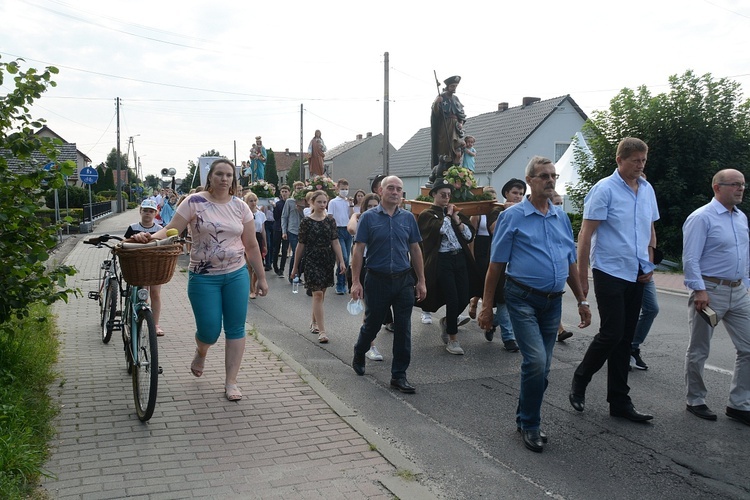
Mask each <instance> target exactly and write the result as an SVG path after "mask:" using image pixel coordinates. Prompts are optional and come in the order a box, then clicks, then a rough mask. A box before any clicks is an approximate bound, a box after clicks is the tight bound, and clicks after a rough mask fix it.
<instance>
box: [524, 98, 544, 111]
mask: <svg viewBox="0 0 750 500" xmlns="http://www.w3.org/2000/svg"><path fill="white" fill-rule="evenodd" d="M541 100H542V99H541V98H539V97H524V98H523V107H524V108H525V107H526V106H531V105H532V104H534V103H535V102H539V101H541Z"/></svg>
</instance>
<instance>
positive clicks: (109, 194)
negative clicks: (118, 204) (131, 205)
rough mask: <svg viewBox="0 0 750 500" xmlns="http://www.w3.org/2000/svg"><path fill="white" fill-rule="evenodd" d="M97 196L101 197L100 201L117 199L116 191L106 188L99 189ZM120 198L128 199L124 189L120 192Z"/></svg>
mask: <svg viewBox="0 0 750 500" xmlns="http://www.w3.org/2000/svg"><path fill="white" fill-rule="evenodd" d="M96 194H97V196H99V197H101V198H102V200H101V201H107V200H116V199H117V191H116V190H107V191H99V192H98V193H96ZM122 199H123V200H125V201H128V199H129V197H128V193H126V192H125V191H123V192H122Z"/></svg>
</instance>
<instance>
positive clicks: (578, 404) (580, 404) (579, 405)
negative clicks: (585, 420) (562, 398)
mask: <svg viewBox="0 0 750 500" xmlns="http://www.w3.org/2000/svg"><path fill="white" fill-rule="evenodd" d="M568 399H570V406H572V407H573V409H574V410H575V411H583V410H584V408H585V407H586V396H584V395H583V394H576V393H575V392H572V391H571V393H570V394H569V395H568Z"/></svg>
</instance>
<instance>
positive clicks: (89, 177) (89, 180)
mask: <svg viewBox="0 0 750 500" xmlns="http://www.w3.org/2000/svg"><path fill="white" fill-rule="evenodd" d="M79 177H80V179H81V182H83V183H84V184H94V183H96V181H97V180H98V179H99V173H98V172H97V171H96V169H95V168H92V167H85V168H83V169H81V175H80V176H79Z"/></svg>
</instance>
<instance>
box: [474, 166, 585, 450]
mask: <svg viewBox="0 0 750 500" xmlns="http://www.w3.org/2000/svg"><path fill="white" fill-rule="evenodd" d="M556 179H557V174H556V173H555V166H554V165H553V164H552V161H550V160H549V159H547V158H543V157H541V156H535V157H533V158H532V159H531V161H530V162H529V164H528V165H527V166H526V182H527V183H528V184H529V185H530V186H531V195H530V197H529V198H524V199H523V200H522V201H521V203H518V204H516V205H513V206H512V207H510V208H508V209H507V210H505V211H503V212H502V213H501V214H500V216H499V217H498V219H497V223H496V224H495V233H494V236H493V238H492V254H491V257H490V266H489V268H488V270H487V277H486V280H485V285H484V297H483V299H482V300H483V303H485V304H492V302H493V300H494V297H495V289H496V287H497V286H498V284H499V285H500V286H504V290H505V303H506V305H507V307H508V314H509V315H510V320H511V322H512V323H513V330H514V332H515V334H516V342H517V343H518V347H519V349H520V351H521V354H522V355H523V363H522V364H521V391H520V394H519V397H518V408H517V409H516V427H517V429H518V431H519V432H520V433H521V437H522V439H523V444H524V446H526V448H528V449H530V450H531V451H535V452H541V451H542V450H543V449H544V446H543V443H545V442H546V441H547V436H546V435H545V434H544V433H543V432H542V431H541V429H540V425H541V409H542V399H543V397H544V391H545V390H546V388H547V377H548V375H549V369H550V363H551V361H552V351H553V349H554V347H555V341H556V340H557V327H558V326H559V324H560V314H561V312H562V294H563V293H564V289H565V282H566V281H567V283H568V285H570V289H571V290H572V292H573V294H574V295H575V297H576V299H577V300H578V312H579V314H580V316H581V323H580V324H579V325H578V327H579V328H585V327H586V326H588V325H589V324H590V323H591V311H590V310H589V304H588V302H586V301H585V296H584V294H583V290H582V288H581V285H580V283H579V281H578V270H577V268H576V263H575V262H576V248H575V243H574V242H573V228H572V227H571V225H570V219H568V216H567V214H566V213H565V212H564V211H563V210H562V209H560V208H559V207H557V206H555V205H553V204H552V202H551V198H552V196H553V195H554V192H555V181H556ZM478 321H479V326H480V327H481V328H485V329H486V328H489V327H491V326H492V308H491V307H484V308H482V312H481V313H480V315H479V318H478Z"/></svg>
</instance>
